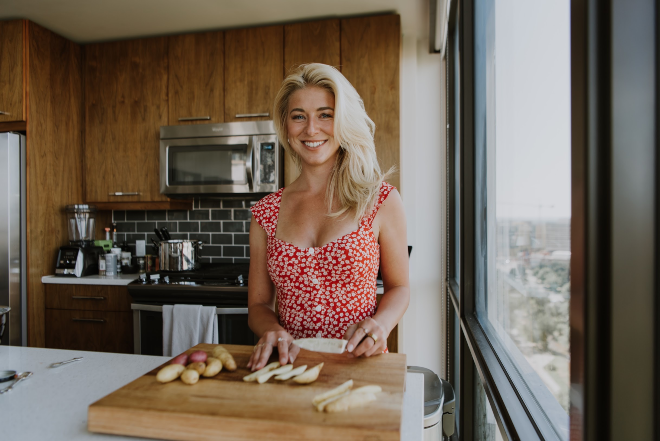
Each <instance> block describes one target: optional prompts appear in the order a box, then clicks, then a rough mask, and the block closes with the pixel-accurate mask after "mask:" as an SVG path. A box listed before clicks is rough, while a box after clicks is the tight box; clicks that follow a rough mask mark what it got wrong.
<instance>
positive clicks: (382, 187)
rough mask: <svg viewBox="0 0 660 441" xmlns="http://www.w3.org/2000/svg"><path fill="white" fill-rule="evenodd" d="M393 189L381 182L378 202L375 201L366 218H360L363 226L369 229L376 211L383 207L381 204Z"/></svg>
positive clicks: (391, 186)
mask: <svg viewBox="0 0 660 441" xmlns="http://www.w3.org/2000/svg"><path fill="white" fill-rule="evenodd" d="M394 188H395V187H394V186H393V185H390V184H388V183H387V182H385V181H383V182H382V183H381V184H380V193H379V194H378V200H377V201H376V204H375V205H374V208H373V210H371V213H369V214H368V215H367V216H365V217H363V218H362V223H363V225H365V226H366V227H368V228H371V226H372V224H373V223H374V219H375V218H376V215H377V214H378V209H379V208H380V206H381V205H383V202H385V199H387V196H388V195H389V194H390V192H391V191H392V190H394Z"/></svg>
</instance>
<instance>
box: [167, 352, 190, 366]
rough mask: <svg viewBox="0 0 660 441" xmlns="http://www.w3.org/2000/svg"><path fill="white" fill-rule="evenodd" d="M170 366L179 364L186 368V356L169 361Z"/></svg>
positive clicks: (179, 356) (178, 356)
mask: <svg viewBox="0 0 660 441" xmlns="http://www.w3.org/2000/svg"><path fill="white" fill-rule="evenodd" d="M170 364H180V365H183V366H186V365H187V364H188V354H181V355H177V356H176V357H174V358H173V359H172V361H170Z"/></svg>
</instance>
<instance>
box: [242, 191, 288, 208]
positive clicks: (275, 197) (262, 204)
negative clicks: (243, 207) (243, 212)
mask: <svg viewBox="0 0 660 441" xmlns="http://www.w3.org/2000/svg"><path fill="white" fill-rule="evenodd" d="M282 190H284V188H280V189H279V190H278V191H276V192H275V193H271V194H268V195H266V196H264V197H262V198H261V199H259V200H258V201H257V203H256V204H254V205H253V206H252V208H250V210H251V211H252V213H254V212H255V211H260V210H264V209H266V208H268V207H272V206H273V205H278V204H279V198H280V195H281V194H282Z"/></svg>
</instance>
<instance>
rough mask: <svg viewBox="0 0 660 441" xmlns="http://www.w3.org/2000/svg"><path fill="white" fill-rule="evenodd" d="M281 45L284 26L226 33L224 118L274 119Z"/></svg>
mask: <svg viewBox="0 0 660 441" xmlns="http://www.w3.org/2000/svg"><path fill="white" fill-rule="evenodd" d="M283 45H284V27H283V26H267V27H260V28H250V29H235V30H231V31H226V32H225V121H259V120H269V119H273V115H272V112H273V103H274V102H275V96H276V95H277V91H278V90H279V88H280V86H281V85H282V80H283V79H284V77H283V74H284V68H283V65H282V63H283V60H284V57H283ZM247 115H263V116H257V117H250V116H247Z"/></svg>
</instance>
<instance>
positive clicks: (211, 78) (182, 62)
mask: <svg viewBox="0 0 660 441" xmlns="http://www.w3.org/2000/svg"><path fill="white" fill-rule="evenodd" d="M169 40H170V41H169V47H170V49H169V50H170V55H169V59H170V67H169V80H168V81H169V124H170V125H171V126H173V125H183V124H200V123H201V124H208V123H221V122H224V120H225V97H224V86H225V80H224V61H225V57H224V50H225V48H224V33H223V32H204V33H201V34H186V35H176V36H172V37H169ZM201 116H209V117H210V118H211V119H209V120H196V121H179V118H190V117H201Z"/></svg>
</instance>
